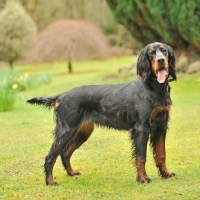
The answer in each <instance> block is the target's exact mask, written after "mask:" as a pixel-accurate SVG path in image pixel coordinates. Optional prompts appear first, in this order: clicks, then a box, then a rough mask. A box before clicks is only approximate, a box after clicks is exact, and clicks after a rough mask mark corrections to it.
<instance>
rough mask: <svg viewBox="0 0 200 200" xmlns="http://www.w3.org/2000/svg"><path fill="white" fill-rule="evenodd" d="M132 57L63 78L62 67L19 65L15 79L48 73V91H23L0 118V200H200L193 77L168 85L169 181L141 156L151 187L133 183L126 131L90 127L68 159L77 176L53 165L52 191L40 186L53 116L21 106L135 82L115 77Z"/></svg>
mask: <svg viewBox="0 0 200 200" xmlns="http://www.w3.org/2000/svg"><path fill="white" fill-rule="evenodd" d="M133 59H134V58H133V57H131V56H130V57H123V58H114V59H110V60H107V61H90V62H87V61H85V62H76V63H75V64H76V68H75V70H74V74H71V75H67V73H66V64H65V63H54V64H51V65H49V64H41V65H38V66H37V67H33V66H29V65H26V66H23V67H20V68H17V70H18V71H19V72H22V71H23V72H24V71H26V72H27V73H30V72H32V73H40V72H42V71H48V72H49V73H50V74H51V76H52V77H53V79H52V82H51V84H50V85H43V86H41V87H39V88H33V89H32V90H27V91H23V92H21V93H20V98H18V99H17V102H16V104H15V109H14V110H13V111H10V112H4V113H0V124H1V126H0V133H1V134H0V141H1V153H0V174H1V175H0V199H87V200H88V199H113V200H117V199H126V200H127V199H145V200H146V199H167V200H168V199H180V200H182V199H200V192H199V184H200V181H199V180H200V179H199V167H200V166H199V154H200V150H199V143H200V136H199V112H200V104H199V98H200V93H199V87H200V78H199V75H200V74H195V75H190V76H188V75H185V74H179V75H178V81H177V82H173V83H171V86H172V99H173V102H174V106H173V108H172V113H171V121H170V124H169V131H168V135H167V144H166V149H167V164H168V168H169V170H170V171H173V172H174V173H175V174H176V176H175V177H174V178H172V179H168V180H164V179H161V178H160V177H159V176H158V173H157V169H156V167H155V164H154V162H153V159H152V155H151V153H150V151H149V150H148V158H147V173H148V175H149V177H150V178H151V179H152V183H150V184H142V185H141V184H138V183H137V182H136V180H135V178H136V176H135V175H136V174H135V168H134V167H133V164H132V161H131V143H130V141H129V135H128V133H126V132H120V131H115V130H113V129H110V130H109V129H105V128H100V127H96V129H95V131H94V133H93V134H92V136H91V138H90V139H89V140H88V142H87V143H85V144H84V145H83V146H82V147H81V148H80V149H78V150H77V151H76V152H75V154H74V156H73V158H72V164H73V167H74V169H75V170H79V171H80V172H81V173H82V175H81V176H78V177H68V176H67V175H66V173H65V171H64V170H63V167H62V164H61V161H60V159H58V160H57V163H56V165H55V168H54V177H55V180H56V181H58V183H59V186H57V187H47V186H45V181H44V173H43V163H44V157H45V156H46V155H47V153H48V151H49V148H50V146H51V143H52V140H53V136H52V134H51V132H52V130H53V129H54V122H53V112H52V111H49V110H47V109H44V108H42V107H38V106H31V105H29V104H26V100H27V99H30V98H32V97H34V96H48V95H54V94H57V93H61V92H64V91H66V90H69V89H70V88H73V87H76V86H80V85H83V84H101V83H119V82H125V81H130V80H133V79H134V78H136V75H132V76H128V77H124V78H123V77H120V76H119V75H117V70H118V68H119V67H120V66H121V65H129V64H130V63H132V61H133Z"/></svg>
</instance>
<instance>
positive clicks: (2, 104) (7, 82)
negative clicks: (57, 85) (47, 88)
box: [0, 71, 51, 112]
mask: <svg viewBox="0 0 200 200" xmlns="http://www.w3.org/2000/svg"><path fill="white" fill-rule="evenodd" d="M50 82H51V76H50V75H49V74H43V75H30V74H29V73H20V72H16V71H7V72H1V74H0V94H1V95H0V112H2V111H8V110H12V109H13V106H14V103H15V101H16V98H17V95H18V92H19V91H24V90H28V89H32V88H35V87H39V86H41V85H44V84H49V83H50Z"/></svg>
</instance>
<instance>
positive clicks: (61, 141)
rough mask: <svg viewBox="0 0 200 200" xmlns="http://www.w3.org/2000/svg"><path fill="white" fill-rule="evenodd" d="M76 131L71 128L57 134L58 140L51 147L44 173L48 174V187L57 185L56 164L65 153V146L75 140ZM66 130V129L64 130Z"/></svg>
mask: <svg viewBox="0 0 200 200" xmlns="http://www.w3.org/2000/svg"><path fill="white" fill-rule="evenodd" d="M77 129H78V128H76V129H71V128H69V126H68V127H67V128H66V130H67V131H62V132H59V134H58V133H56V138H55V140H54V142H53V144H52V146H51V149H50V151H49V154H48V155H47V156H46V158H45V164H44V171H45V174H46V184H47V185H57V182H54V179H53V167H54V164H55V162H56V159H57V157H58V156H59V155H60V153H61V152H62V151H63V149H64V148H65V146H66V145H67V144H68V143H69V141H70V140H71V138H73V136H74V134H75V133H76V130H77ZM63 130H64V129H63Z"/></svg>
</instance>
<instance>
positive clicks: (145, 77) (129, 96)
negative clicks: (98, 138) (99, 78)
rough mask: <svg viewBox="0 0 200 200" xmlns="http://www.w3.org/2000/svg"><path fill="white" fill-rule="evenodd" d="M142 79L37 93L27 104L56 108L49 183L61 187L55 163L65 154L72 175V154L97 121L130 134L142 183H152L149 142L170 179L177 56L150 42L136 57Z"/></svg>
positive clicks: (47, 162)
mask: <svg viewBox="0 0 200 200" xmlns="http://www.w3.org/2000/svg"><path fill="white" fill-rule="evenodd" d="M137 74H138V75H139V77H138V79H136V80H134V81H131V82H128V83H123V84H116V85H111V84H110V85H88V86H82V87H77V88H74V89H71V90H70V91H67V92H64V93H62V94H59V95H56V96H51V97H36V98H33V99H30V100H28V101H27V102H28V103H31V104H39V105H44V106H46V107H54V112H55V121H56V128H55V140H54V142H53V144H52V147H51V149H50V151H49V154H48V155H47V156H46V159H45V164H44V169H45V173H46V184H47V185H57V183H56V182H54V179H53V167H54V164H55V162H56V159H57V157H58V156H59V155H60V156H61V158H62V163H63V165H64V167H65V169H66V171H67V173H68V174H69V175H70V176H73V175H79V174H80V173H79V172H76V171H74V170H73V169H72V167H71V164H70V158H71V156H72V154H73V152H74V151H75V150H76V149H77V148H79V147H80V146H81V145H82V144H83V143H84V142H85V141H86V140H87V139H88V138H89V137H90V135H91V133H92V132H93V130H94V124H98V125H102V126H106V127H110V128H114V129H118V130H127V131H129V132H130V135H131V140H132V142H133V158H134V160H135V166H136V168H137V181H138V182H140V183H149V182H150V181H151V179H150V178H149V177H148V176H147V174H146V170H145V163H146V150H147V141H148V138H149V137H150V145H151V147H152V151H153V156H154V159H155V163H156V166H157V167H158V169H159V172H160V175H161V176H162V177H163V178H170V177H172V176H174V173H170V172H168V170H167V167H166V163H165V160H166V153H165V137H166V131H167V128H168V120H169V112H170V108H171V105H172V101H171V98H170V86H169V81H172V80H176V71H175V57H174V53H173V51H172V49H171V47H169V46H167V45H166V44H162V43H158V42H156V43H152V44H149V45H147V46H146V47H145V48H144V49H143V51H142V53H141V55H140V56H139V58H138V61H137Z"/></svg>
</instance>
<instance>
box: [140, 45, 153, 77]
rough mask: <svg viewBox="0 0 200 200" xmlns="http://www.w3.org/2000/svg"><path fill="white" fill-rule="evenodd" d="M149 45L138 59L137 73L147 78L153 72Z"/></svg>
mask: <svg viewBox="0 0 200 200" xmlns="http://www.w3.org/2000/svg"><path fill="white" fill-rule="evenodd" d="M148 50H149V45H147V46H146V47H145V48H144V49H143V50H142V52H141V54H140V55H139V57H138V59H137V74H138V75H139V76H140V77H141V78H142V79H143V80H145V79H146V78H147V77H148V76H149V75H150V74H151V63H150V61H149V58H148Z"/></svg>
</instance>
